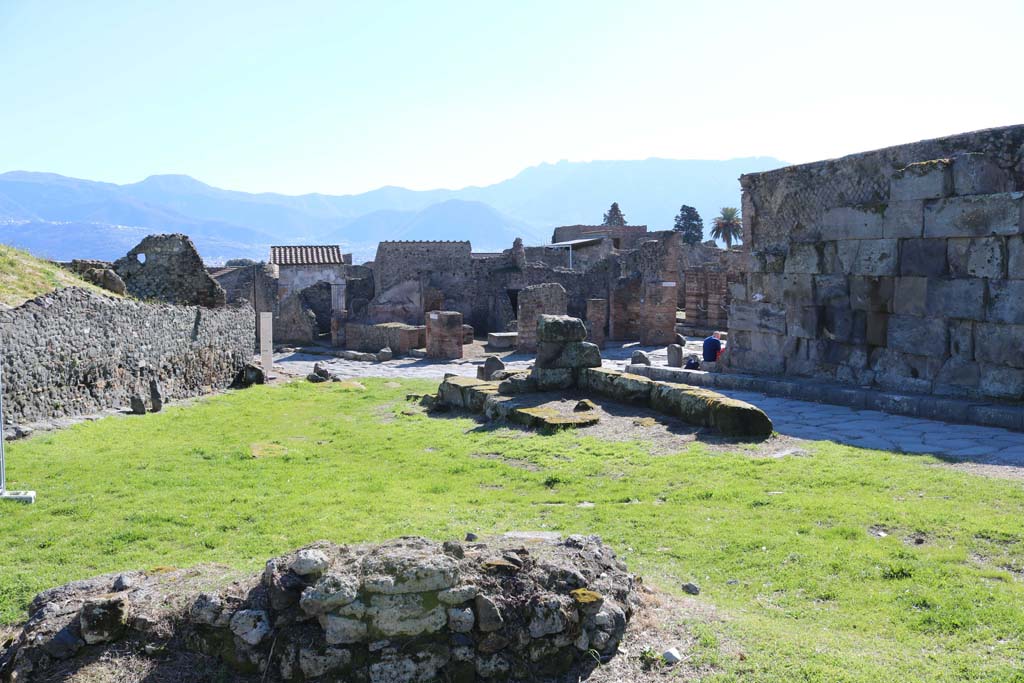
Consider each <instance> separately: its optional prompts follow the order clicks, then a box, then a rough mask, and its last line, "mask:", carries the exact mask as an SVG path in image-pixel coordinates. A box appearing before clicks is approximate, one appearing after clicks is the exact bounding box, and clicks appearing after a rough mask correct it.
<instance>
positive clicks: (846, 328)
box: [821, 306, 853, 342]
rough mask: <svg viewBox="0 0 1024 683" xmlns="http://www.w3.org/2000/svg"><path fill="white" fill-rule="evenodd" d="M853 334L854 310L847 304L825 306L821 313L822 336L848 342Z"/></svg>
mask: <svg viewBox="0 0 1024 683" xmlns="http://www.w3.org/2000/svg"><path fill="white" fill-rule="evenodd" d="M852 334H853V311H852V310H851V309H850V308H849V307H847V306H825V307H823V309H822V315H821V337H822V338H823V339H825V340H828V341H840V342H848V341H850V337H851V335H852Z"/></svg>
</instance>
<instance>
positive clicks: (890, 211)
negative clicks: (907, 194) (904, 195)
mask: <svg viewBox="0 0 1024 683" xmlns="http://www.w3.org/2000/svg"><path fill="white" fill-rule="evenodd" d="M923 233H924V202H923V201H922V200H920V199H911V200H908V201H891V202H889V204H888V205H886V207H885V212H884V213H883V214H882V236H883V237H886V238H897V237H920V236H921V235H922V234H923Z"/></svg>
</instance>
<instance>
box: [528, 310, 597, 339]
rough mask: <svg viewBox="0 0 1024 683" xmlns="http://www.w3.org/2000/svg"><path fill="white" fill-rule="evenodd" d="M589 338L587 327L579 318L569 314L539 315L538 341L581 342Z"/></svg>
mask: <svg viewBox="0 0 1024 683" xmlns="http://www.w3.org/2000/svg"><path fill="white" fill-rule="evenodd" d="M586 338H587V327H586V325H584V324H583V321H582V320H580V319H579V318H573V317H572V316H568V315H540V316H538V317H537V341H539V342H561V343H567V342H581V341H584V340H585V339H586Z"/></svg>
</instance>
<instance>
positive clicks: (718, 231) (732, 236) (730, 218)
mask: <svg viewBox="0 0 1024 683" xmlns="http://www.w3.org/2000/svg"><path fill="white" fill-rule="evenodd" d="M711 236H712V237H714V238H715V239H716V240H722V241H723V242H725V248H726V249H731V248H732V244H733V242H742V241H743V221H742V220H741V219H740V210H739V209H737V208H734V207H731V206H726V207H723V208H722V212H721V213H720V214H719V215H718V216H717V217H715V224H714V226H713V227H712V228H711Z"/></svg>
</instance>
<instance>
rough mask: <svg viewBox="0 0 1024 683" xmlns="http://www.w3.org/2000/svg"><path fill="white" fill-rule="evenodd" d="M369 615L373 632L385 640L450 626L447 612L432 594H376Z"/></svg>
mask: <svg viewBox="0 0 1024 683" xmlns="http://www.w3.org/2000/svg"><path fill="white" fill-rule="evenodd" d="M432 598H434V599H433V600H432ZM366 615H367V616H368V617H369V618H370V620H371V625H372V628H373V632H374V633H376V634H380V635H382V636H385V637H391V636H419V635H423V634H426V633H435V632H437V631H440V630H441V629H442V628H444V627H445V626H446V625H447V624H448V612H447V610H446V609H445V607H444V606H443V605H439V604H437V601H436V596H435V595H434V594H431V593H403V594H398V595H384V594H374V595H372V596H370V606H369V607H368V608H367V610H366Z"/></svg>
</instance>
